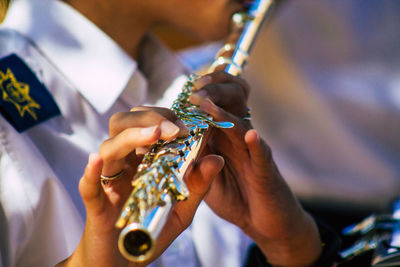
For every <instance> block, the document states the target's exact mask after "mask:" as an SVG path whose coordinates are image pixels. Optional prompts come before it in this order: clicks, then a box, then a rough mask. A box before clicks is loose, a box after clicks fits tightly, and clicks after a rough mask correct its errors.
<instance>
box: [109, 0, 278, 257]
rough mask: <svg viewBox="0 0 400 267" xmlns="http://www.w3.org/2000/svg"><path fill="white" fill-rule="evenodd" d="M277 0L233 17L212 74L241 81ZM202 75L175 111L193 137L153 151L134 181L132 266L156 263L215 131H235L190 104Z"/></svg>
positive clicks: (121, 224) (129, 226) (127, 230)
mask: <svg viewBox="0 0 400 267" xmlns="http://www.w3.org/2000/svg"><path fill="white" fill-rule="evenodd" d="M273 4H274V1H273V0H254V1H252V2H251V4H250V6H249V9H248V12H245V13H236V14H234V15H233V17H232V22H233V27H232V30H233V31H232V34H231V36H230V37H231V38H230V39H231V40H229V39H228V41H227V43H226V44H225V45H224V46H223V47H222V48H221V50H220V52H219V53H218V54H217V56H216V60H215V61H214V63H213V64H212V65H211V67H210V69H209V72H212V71H214V70H216V69H221V68H223V69H224V70H225V72H227V73H229V74H231V75H240V74H241V72H242V68H243V66H244V65H245V63H246V61H247V58H248V55H249V52H250V50H251V47H252V45H253V43H254V39H255V37H256V35H257V32H258V30H259V28H260V26H261V24H262V22H263V20H264V18H265V17H266V15H267V14H268V13H270V10H271V8H272V7H273V6H274V5H273ZM196 77H197V76H196V75H191V77H190V78H189V80H188V82H187V83H186V84H185V85H184V87H183V89H182V92H181V93H180V94H179V95H178V97H177V99H176V100H175V101H174V103H173V105H172V107H171V110H173V111H174V112H175V113H176V115H177V116H178V117H179V118H180V119H181V120H182V121H183V122H184V123H185V125H186V126H187V127H188V128H189V130H190V135H189V136H187V137H184V138H177V139H175V140H173V141H169V142H167V141H162V140H160V141H159V142H158V143H156V144H155V145H153V146H152V147H151V149H150V151H149V152H148V153H146V154H145V155H144V157H143V160H142V162H141V164H140V165H139V166H138V170H137V173H136V175H135V177H134V179H133V181H132V187H133V189H132V193H131V195H130V196H129V198H128V200H127V201H126V203H125V205H124V207H123V209H122V212H121V216H120V218H119V219H118V221H117V223H116V227H117V228H120V229H122V231H121V233H120V236H119V240H118V248H119V250H120V252H121V254H122V255H123V256H124V257H125V258H127V259H128V260H130V261H134V262H143V261H146V260H148V259H150V258H151V257H152V254H153V252H154V246H155V242H156V240H157V237H158V236H159V234H160V232H161V230H162V229H163V227H164V225H165V223H166V221H167V219H168V216H169V214H170V212H171V210H172V208H173V206H174V204H175V203H176V202H177V201H183V200H185V199H187V198H188V197H189V190H188V189H187V187H186V185H185V182H184V177H185V176H187V175H189V174H190V171H191V168H192V166H193V163H194V162H195V161H196V158H197V156H198V155H199V154H200V152H201V151H202V148H203V147H204V145H205V144H206V142H207V139H208V134H209V132H210V131H209V128H210V127H218V128H231V127H233V126H234V125H233V124H232V123H230V122H216V121H214V120H213V119H212V118H211V117H210V116H209V115H207V114H205V113H204V112H202V111H201V110H199V108H198V107H197V106H195V105H192V104H191V103H190V102H189V96H190V95H191V93H192V87H193V82H194V81H195V80H196Z"/></svg>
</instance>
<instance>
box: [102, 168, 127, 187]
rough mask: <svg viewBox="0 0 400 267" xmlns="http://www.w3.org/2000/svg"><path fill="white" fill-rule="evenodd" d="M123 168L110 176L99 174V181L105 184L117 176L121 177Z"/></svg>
mask: <svg viewBox="0 0 400 267" xmlns="http://www.w3.org/2000/svg"><path fill="white" fill-rule="evenodd" d="M124 172H125V170H124V169H122V170H121V171H120V172H118V173H116V174H114V175H112V176H105V175H103V174H101V175H100V181H101V183H102V184H103V185H106V184H108V183H110V182H112V181H114V180H116V179H118V178H119V177H121V175H122V174H124Z"/></svg>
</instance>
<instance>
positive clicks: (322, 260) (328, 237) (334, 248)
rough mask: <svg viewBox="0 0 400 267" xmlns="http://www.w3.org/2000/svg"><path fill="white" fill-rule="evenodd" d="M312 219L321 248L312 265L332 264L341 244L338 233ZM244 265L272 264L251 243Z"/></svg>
mask: <svg viewBox="0 0 400 267" xmlns="http://www.w3.org/2000/svg"><path fill="white" fill-rule="evenodd" d="M314 219H315V222H316V223H317V226H318V230H319V234H320V237H321V241H322V246H323V250H322V253H321V256H320V257H319V258H318V260H317V261H316V262H315V263H314V264H313V266H314V267H327V266H333V264H334V263H335V261H336V259H337V257H338V252H339V249H340V245H341V240H340V238H339V235H338V234H337V233H336V232H335V231H334V230H333V229H332V228H331V227H329V226H328V225H327V224H325V223H324V222H322V221H320V220H318V219H316V218H314ZM244 267H272V265H271V264H269V263H268V260H267V258H266V257H265V256H264V254H263V253H262V252H261V250H260V248H258V247H257V245H255V244H253V245H252V246H250V248H249V252H248V256H247V260H246V262H245V264H244Z"/></svg>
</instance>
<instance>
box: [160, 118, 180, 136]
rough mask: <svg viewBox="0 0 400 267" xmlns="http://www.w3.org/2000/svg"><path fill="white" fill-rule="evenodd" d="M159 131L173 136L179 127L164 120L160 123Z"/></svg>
mask: <svg viewBox="0 0 400 267" xmlns="http://www.w3.org/2000/svg"><path fill="white" fill-rule="evenodd" d="M161 132H162V134H165V135H167V136H174V135H177V134H178V132H179V127H178V126H176V125H175V124H173V123H172V122H170V121H168V120H166V121H163V122H162V123H161Z"/></svg>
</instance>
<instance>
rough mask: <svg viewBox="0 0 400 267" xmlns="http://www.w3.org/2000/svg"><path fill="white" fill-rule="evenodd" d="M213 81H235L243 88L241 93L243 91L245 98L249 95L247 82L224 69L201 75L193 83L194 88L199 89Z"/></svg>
mask: <svg viewBox="0 0 400 267" xmlns="http://www.w3.org/2000/svg"><path fill="white" fill-rule="evenodd" d="M213 83H236V84H238V85H239V86H240V87H241V88H242V89H243V93H244V95H245V97H246V99H247V97H248V96H249V92H250V86H249V84H248V83H247V82H246V81H245V80H244V79H242V78H240V77H238V76H232V75H230V74H228V73H226V72H224V71H216V72H213V73H209V74H206V75H204V76H201V77H200V78H199V79H197V80H196V81H195V82H194V83H193V86H194V90H200V89H201V88H203V87H204V86H206V85H209V84H213Z"/></svg>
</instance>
